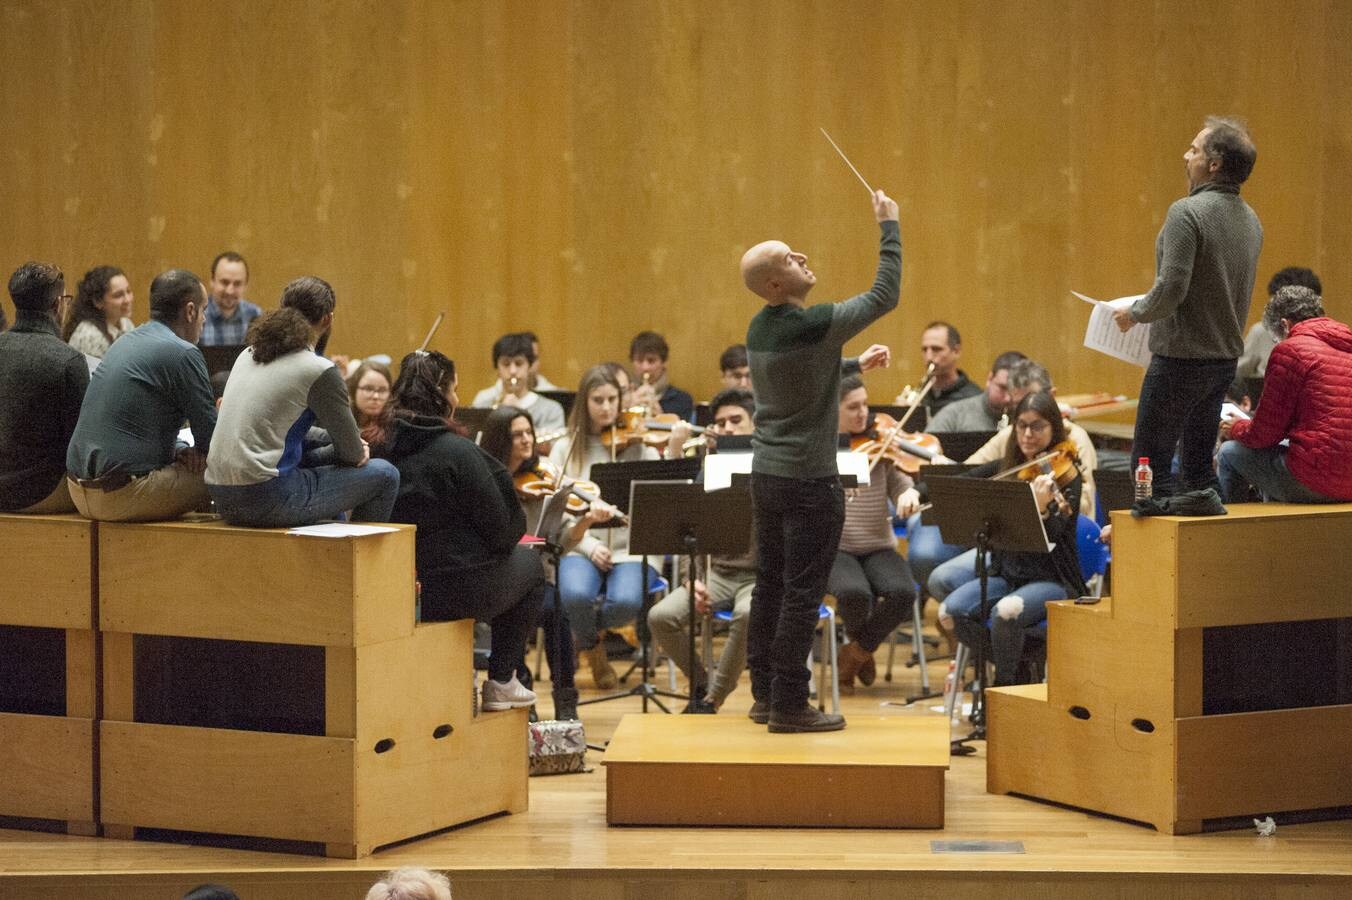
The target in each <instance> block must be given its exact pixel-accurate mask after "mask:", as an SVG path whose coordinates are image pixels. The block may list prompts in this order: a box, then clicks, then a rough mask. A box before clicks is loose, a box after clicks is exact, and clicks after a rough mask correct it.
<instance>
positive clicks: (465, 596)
mask: <svg viewBox="0 0 1352 900" xmlns="http://www.w3.org/2000/svg"><path fill="white" fill-rule="evenodd" d="M456 385H457V380H456V377H455V363H453V362H452V361H451V360H450V359H448V358H447V357H446V356H444V355H442V354H441V353H438V352H436V351H435V350H432V351H426V350H415V351H414V352H413V353H410V354H409V355H408V356H405V357H404V360H403V362H402V363H401V364H400V368H399V377H398V379H396V380H395V383H394V398H393V400H392V401H391V403H390V410H389V412H388V413H387V414H386V416H385V417H384V421H383V422H380V423H377V424H376V425H375V426H374V428H375V430H376V432H378V433H377V434H374V435H373V436H374V437H376V441H375V443H374V446H375V453H376V455H378V456H379V457H381V458H382V459H386V460H389V461H390V462H391V463H393V464H394V465H395V466H396V467H398V469H399V498H398V500H397V501H396V502H395V504H394V513H393V515H392V517H391V521H393V522H406V523H408V524H410V525H416V526H418V533H417V538H416V543H415V553H416V565H417V570H418V580H419V581H420V582H421V583H422V618H423V620H424V621H432V622H443V621H449V620H452V619H478V620H480V621H485V622H488V624H489V625H490V627H491V628H492V631H493V650H492V653H491V654H490V655H489V657H488V680H487V681H485V682H484V686H483V707H482V708H483V709H484V710H487V711H490V712H491V711H496V710H504V709H512V708H514V707H528V706H531V705H532V704H534V703H535V694H534V693H533V692H532V691H530V690H527V689H526V688H525V687H524V686H523V685H522V684H521V682H520V681H519V680H518V679H517V677H516V668H517V665H518V664H519V663H520V662H521V660H522V658H523V657H524V656H525V653H526V641H527V640H528V638H529V637H530V633H531V632H532V631H533V630H534V629H535V620H536V617H537V616H538V614H539V610H540V606H541V604H542V603H543V602H544V597H545V590H546V588H547V586H548V581H547V580H546V579H545V569H544V564H543V563H542V562H541V561H540V558H539V556H538V555H536V553H535V551H533V550H531V549H530V548H529V547H526V546H523V545H522V544H520V543H519V541H520V540H521V537H522V535H524V534H525V533H526V514H525V512H524V511H523V510H522V508H521V504H520V503H519V502H518V501H517V499H516V486H515V485H514V484H513V483H512V478H511V476H510V475H509V474H508V473H507V469H506V468H504V467H503V465H502V464H501V463H500V462H498V461H497V460H496V459H494V458H493V457H491V456H489V455H488V453H486V452H485V451H484V450H483V449H482V448H481V447H478V446H476V445H475V444H474V442H473V441H471V440H469V439H468V438H464V437H461V436H460V435H459V434H456V433H455V431H453V430H452V428H451V426H450V424H449V423H450V420H451V416H452V415H453V414H454V412H455V406H456V402H457V399H458V398H457V397H456V393H455V390H456ZM466 662H467V663H468V660H467V661H466Z"/></svg>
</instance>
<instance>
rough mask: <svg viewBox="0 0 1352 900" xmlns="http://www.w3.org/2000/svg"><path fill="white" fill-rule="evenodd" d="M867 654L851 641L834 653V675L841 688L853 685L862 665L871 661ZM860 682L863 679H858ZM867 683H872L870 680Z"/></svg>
mask: <svg viewBox="0 0 1352 900" xmlns="http://www.w3.org/2000/svg"><path fill="white" fill-rule="evenodd" d="M872 659H873V657H872V656H871V655H870V654H869V652H868V651H867V650H865V649H863V648H862V647H860V646H859V645H858V644H856V643H855V642H853V641H851V642H850V643H848V644H845V645H844V646H842V647H841V648H840V649H839V650H837V651H836V674H837V675H838V676H839V678H840V686H841V688H845V687H846V686H848V685H851V684H853V683H854V680H855V678H858V677H859V672H860V670H861V669H863V668H864V665H865V664H866V663H867V662H869V661H870V660H872ZM860 680H861V681H862V680H863V679H860ZM869 683H872V681H871V680H870V682H869Z"/></svg>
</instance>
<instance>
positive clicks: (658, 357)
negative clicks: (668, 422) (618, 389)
mask: <svg viewBox="0 0 1352 900" xmlns="http://www.w3.org/2000/svg"><path fill="white" fill-rule="evenodd" d="M667 355H668V350H667V341H666V339H665V338H664V337H662V335H660V334H658V333H657V332H655V331H640V332H639V333H638V334H636V335H634V339H633V340H632V341H630V342H629V360H630V362H632V363H633V364H634V375H635V377H637V378H638V381H639V384H638V385H637V386H636V387H635V388H634V402H635V403H640V404H643V405H644V406H647V407H648V413H649V415H654V416H655V415H658V414H659V413H674V414H675V415H677V416H679V417H680V418H681V419H683V420H685V421H686V422H689V421H692V420H693V419H694V418H695V401H694V400H692V399H691V398H690V395H689V394H687V393H686V392H685V391H683V390H681V389H680V388H676V387H672V386H671V384H670V383H669V382H668V381H667Z"/></svg>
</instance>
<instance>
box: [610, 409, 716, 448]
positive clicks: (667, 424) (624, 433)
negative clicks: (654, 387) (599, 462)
mask: <svg viewBox="0 0 1352 900" xmlns="http://www.w3.org/2000/svg"><path fill="white" fill-rule="evenodd" d="M683 421H684V420H683V419H682V418H681V417H680V416H678V415H676V414H675V413H662V414H661V415H659V416H649V415H647V410H645V409H644V408H643V407H641V406H636V407H632V408H630V409H625V410H621V411H620V415H619V417H618V418H617V419H616V420H615V424H614V425H613V426H611V427H610V428H607V429H606V430H604V431H602V432H601V444H602V446H604V447H612V448H615V449H622V448H624V447H628V446H629V445H630V444H637V443H643V444H647V445H648V446H650V447H662V446H664V445H665V444H666V443H667V441H668V440H670V438H671V430H672V429H673V428H675V427H676V426H677V425H679V424H680V423H681V422H683ZM690 433H691V434H695V435H702V434H704V429H703V428H702V427H700V426H698V425H691V426H690Z"/></svg>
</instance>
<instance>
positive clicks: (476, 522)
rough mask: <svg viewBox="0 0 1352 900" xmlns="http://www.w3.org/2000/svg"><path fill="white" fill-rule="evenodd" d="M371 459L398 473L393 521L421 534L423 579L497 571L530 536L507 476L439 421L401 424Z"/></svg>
mask: <svg viewBox="0 0 1352 900" xmlns="http://www.w3.org/2000/svg"><path fill="white" fill-rule="evenodd" d="M372 453H373V455H375V456H377V457H379V458H382V459H386V460H389V461H390V462H391V463H393V464H394V465H395V467H396V468H398V469H399V499H398V500H396V501H395V504H394V514H393V515H392V516H391V519H392V521H395V522H405V523H408V524H411V525H416V526H418V535H417V539H416V547H417V566H418V573H419V575H420V576H421V575H422V574H423V573H425V572H430V571H432V570H436V569H452V570H455V569H475V568H479V567H480V566H486V565H495V564H497V563H500V562H501V561H502V559H503V558H505V557H506V556H507V554H509V553H511V552H512V548H513V547H515V546H516V544H517V542H518V541H519V540H521V536H522V535H523V534H525V533H526V514H525V513H524V512H523V511H522V509H521V502H520V501H519V500H517V498H516V488H515V486H514V485H513V484H512V477H511V475H509V474H508V472H507V470H506V468H504V467H503V465H502V463H500V462H498V461H497V460H496V459H494V458H493V457H491V456H489V455H488V454H487V453H485V452H484V451H483V450H482V449H480V448H479V447H478V446H477V445H475V444H474V442H472V441H470V440H467V439H466V438H463V437H460V436H459V435H457V434H455V433H454V432H452V431H451V430H450V429H449V428H448V427H447V426H446V423H445V422H443V421H441V420H440V419H434V418H426V417H418V418H415V419H412V420H406V419H399V418H396V419H394V421H393V422H392V423H391V426H390V432H389V436H388V437H387V439H386V440H385V442H384V443H382V444H381V445H380V446H378V447H375V448H373V450H372Z"/></svg>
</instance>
